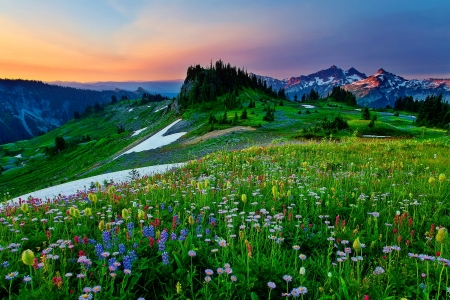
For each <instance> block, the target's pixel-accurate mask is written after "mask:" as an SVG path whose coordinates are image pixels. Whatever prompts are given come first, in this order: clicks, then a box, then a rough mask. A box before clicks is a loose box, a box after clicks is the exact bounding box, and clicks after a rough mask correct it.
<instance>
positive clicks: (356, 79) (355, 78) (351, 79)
mask: <svg viewBox="0 0 450 300" xmlns="http://www.w3.org/2000/svg"><path fill="white" fill-rule="evenodd" d="M360 80H361V78H360V77H359V76H358V75H351V76H347V81H349V82H354V81H360Z"/></svg>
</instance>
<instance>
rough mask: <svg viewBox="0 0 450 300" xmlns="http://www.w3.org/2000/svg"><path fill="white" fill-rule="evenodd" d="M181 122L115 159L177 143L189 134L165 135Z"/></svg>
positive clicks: (166, 128)
mask: <svg viewBox="0 0 450 300" xmlns="http://www.w3.org/2000/svg"><path fill="white" fill-rule="evenodd" d="M180 121H181V119H178V120H176V121H175V122H173V123H172V124H170V125H168V126H166V127H165V128H163V129H162V130H161V131H159V132H157V133H155V134H154V135H152V136H151V137H149V138H148V139H146V140H145V141H143V142H142V143H140V144H139V145H137V146H135V147H133V148H131V149H130V150H128V151H126V152H124V153H122V154H121V155H119V156H117V157H116V158H115V159H117V158H118V157H120V156H122V155H125V154H129V153H132V152H142V151H147V150H151V149H156V148H159V147H162V146H165V145H169V144H171V143H173V142H175V141H176V140H178V139H179V138H180V137H182V136H183V135H185V134H186V133H187V132H178V133H174V134H170V135H166V136H164V134H165V133H166V132H167V130H169V129H170V128H171V127H172V126H173V125H175V124H177V123H178V122H180Z"/></svg>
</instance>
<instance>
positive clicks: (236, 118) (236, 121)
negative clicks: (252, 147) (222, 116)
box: [233, 112, 239, 125]
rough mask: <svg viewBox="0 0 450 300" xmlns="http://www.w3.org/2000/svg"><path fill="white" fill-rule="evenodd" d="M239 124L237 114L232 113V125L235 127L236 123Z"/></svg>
mask: <svg viewBox="0 0 450 300" xmlns="http://www.w3.org/2000/svg"><path fill="white" fill-rule="evenodd" d="M238 122H239V117H238V114H237V112H235V113H234V119H233V125H237V123H238Z"/></svg>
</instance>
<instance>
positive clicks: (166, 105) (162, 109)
mask: <svg viewBox="0 0 450 300" xmlns="http://www.w3.org/2000/svg"><path fill="white" fill-rule="evenodd" d="M166 107H167V105H166V106H163V107H161V108H158V109H157V110H155V112H158V111H160V110H163V109H164V108H166Z"/></svg>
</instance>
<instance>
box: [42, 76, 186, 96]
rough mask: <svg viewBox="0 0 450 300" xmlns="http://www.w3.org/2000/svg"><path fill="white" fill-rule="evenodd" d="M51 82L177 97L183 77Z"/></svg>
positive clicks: (85, 87) (99, 89)
mask: <svg viewBox="0 0 450 300" xmlns="http://www.w3.org/2000/svg"><path fill="white" fill-rule="evenodd" d="M48 83H50V84H57V85H61V86H67V87H73V88H78V89H89V90H95V91H107V90H110V91H114V90H116V89H119V90H127V91H136V90H137V89H138V88H142V89H145V90H146V91H148V92H150V93H158V94H161V95H163V96H167V97H170V98H172V97H175V96H177V95H178V93H179V92H180V88H181V85H182V84H183V80H182V79H177V80H166V81H124V82H122V81H99V82H88V83H82V82H76V81H53V82H48Z"/></svg>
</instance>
